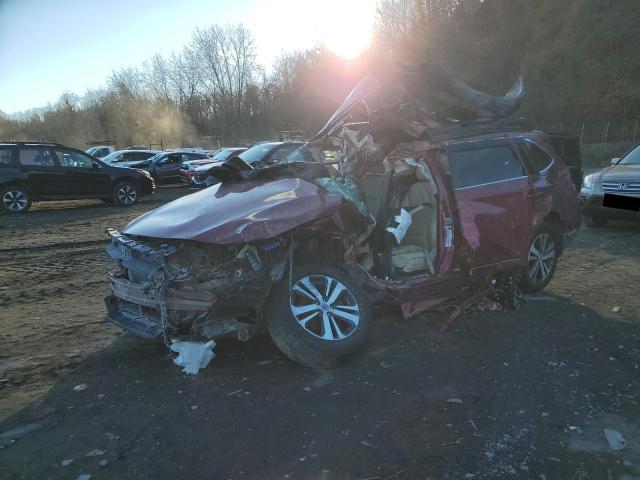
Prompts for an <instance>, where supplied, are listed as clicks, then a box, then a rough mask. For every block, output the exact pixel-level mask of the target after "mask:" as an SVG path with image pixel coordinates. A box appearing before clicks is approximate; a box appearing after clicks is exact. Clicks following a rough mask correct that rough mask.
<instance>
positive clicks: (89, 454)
mask: <svg viewBox="0 0 640 480" xmlns="http://www.w3.org/2000/svg"><path fill="white" fill-rule="evenodd" d="M105 451H106V450H100V449H99V448H94V449H93V450H91V451H90V452H87V453H85V454H84V456H85V457H99V456H100V455H104V452H105Z"/></svg>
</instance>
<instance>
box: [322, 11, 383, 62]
mask: <svg viewBox="0 0 640 480" xmlns="http://www.w3.org/2000/svg"><path fill="white" fill-rule="evenodd" d="M335 3H336V4H337V5H336V7H335V8H333V9H331V10H330V11H331V13H330V14H328V15H326V17H325V16H324V15H322V17H325V18H318V19H316V20H315V21H316V22H318V23H316V26H317V32H318V35H319V37H320V38H319V40H320V42H321V43H323V44H324V45H325V46H326V47H327V48H328V49H329V50H331V51H332V52H334V53H335V54H337V55H340V56H341V57H343V58H345V59H347V60H353V59H354V58H356V57H357V56H358V55H360V54H361V53H362V52H363V51H364V50H365V49H366V48H367V47H368V46H369V43H370V42H371V35H372V32H373V21H374V13H375V9H374V8H372V6H375V2H371V1H343V2H340V3H339V4H338V2H335ZM325 11H326V10H325Z"/></svg>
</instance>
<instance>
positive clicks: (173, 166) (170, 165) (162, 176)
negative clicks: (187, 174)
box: [153, 152, 182, 181]
mask: <svg viewBox="0 0 640 480" xmlns="http://www.w3.org/2000/svg"><path fill="white" fill-rule="evenodd" d="M173 155H178V156H179V157H180V158H179V160H178V161H177V162H172V161H170V160H169V159H170V158H171V157H172V156H173ZM164 160H167V163H163V164H160V162H162V161H164ZM153 163H154V165H153V173H154V176H155V178H156V179H157V180H158V181H167V180H172V179H173V180H178V179H179V178H180V166H181V165H182V154H181V153H180V152H168V153H167V155H166V156H164V157H163V158H160V159H158V160H156V161H155V162H153ZM163 167H166V168H163ZM172 172H173V173H172Z"/></svg>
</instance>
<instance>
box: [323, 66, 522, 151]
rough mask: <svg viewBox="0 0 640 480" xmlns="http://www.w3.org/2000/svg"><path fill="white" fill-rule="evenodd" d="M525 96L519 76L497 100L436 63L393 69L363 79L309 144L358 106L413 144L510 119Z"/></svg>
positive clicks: (328, 131) (344, 118) (332, 128)
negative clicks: (459, 126)
mask: <svg viewBox="0 0 640 480" xmlns="http://www.w3.org/2000/svg"><path fill="white" fill-rule="evenodd" d="M523 96H524V81H523V79H522V76H520V77H518V79H517V80H516V81H515V83H514V85H513V87H511V89H510V90H509V91H508V92H507V93H506V94H505V95H504V96H496V95H491V94H488V93H485V92H481V91H479V90H476V89H474V88H473V87H471V86H469V85H467V84H466V83H464V82H462V81H460V80H459V79H457V78H455V77H454V76H453V75H452V74H451V73H450V72H449V71H448V70H447V69H446V68H445V67H443V66H441V65H439V64H437V63H435V62H426V63H423V64H420V65H415V66H409V67H406V66H396V67H394V68H393V69H391V70H390V71H385V72H379V73H373V74H370V75H367V76H365V77H364V78H362V79H361V80H360V81H359V82H358V83H357V84H356V86H355V87H354V88H353V90H352V91H351V92H350V93H349V95H348V96H347V98H346V99H345V100H344V102H342V104H341V105H340V106H339V107H338V109H337V110H336V111H335V113H334V114H333V115H332V116H331V118H330V119H329V121H327V123H326V124H325V126H324V127H323V128H322V129H321V130H320V131H319V132H318V133H317V134H316V135H315V136H314V137H313V138H312V139H311V142H314V141H316V140H319V139H322V138H324V137H327V136H329V135H331V134H332V133H333V132H335V131H336V130H337V128H338V127H339V126H340V125H342V124H343V123H344V121H345V120H346V118H348V115H349V113H350V112H351V111H352V110H353V109H354V108H355V107H356V106H357V105H359V104H361V103H362V102H364V103H365V104H366V105H367V108H368V109H369V110H370V111H371V112H374V111H375V113H376V114H377V115H378V117H385V118H383V123H386V124H389V123H394V124H395V125H399V124H401V123H402V124H403V129H405V130H407V129H409V130H413V132H412V134H413V135H415V136H416V138H417V137H420V136H423V134H425V133H426V132H427V130H428V129H429V128H431V127H436V126H442V125H447V124H456V123H460V122H473V121H486V120H497V119H502V118H506V117H509V116H510V115H512V114H513V113H515V111H516V110H517V109H518V108H519V107H520V104H521V102H522V98H523ZM374 103H377V105H376V106H377V107H378V108H377V109H374V108H373V107H374V105H373V104H374ZM425 136H428V135H425Z"/></svg>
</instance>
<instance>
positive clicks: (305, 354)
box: [265, 263, 372, 368]
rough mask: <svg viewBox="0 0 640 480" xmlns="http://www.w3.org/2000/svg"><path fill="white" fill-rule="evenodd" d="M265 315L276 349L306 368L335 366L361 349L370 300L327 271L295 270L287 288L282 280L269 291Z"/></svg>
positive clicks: (343, 276)
mask: <svg viewBox="0 0 640 480" xmlns="http://www.w3.org/2000/svg"><path fill="white" fill-rule="evenodd" d="M265 314H266V315H265V318H266V321H267V330H268V331H269V334H270V335H271V338H272V340H273V342H274V343H275V344H276V346H277V347H278V348H279V349H280V350H281V351H282V352H283V353H284V354H285V355H287V356H288V357H289V358H291V359H292V360H294V361H296V362H298V363H301V364H302V365H306V366H309V367H316V368H329V367H333V366H335V365H336V364H337V363H338V362H339V361H340V360H342V359H344V358H345V357H347V356H349V355H351V354H353V353H355V352H356V351H357V350H359V349H360V348H362V346H363V345H364V343H365V341H366V340H367V338H368V336H369V331H370V330H371V317H372V315H371V305H370V299H369V297H368V296H367V294H366V293H365V292H364V290H363V289H362V287H361V286H360V284H359V282H358V281H356V280H355V279H354V278H352V277H351V276H349V275H348V274H347V273H345V272H344V271H343V270H340V269H339V268H337V267H334V266H330V265H323V264H303V263H298V264H296V265H294V272H293V278H292V279H291V283H289V279H288V278H286V277H285V278H284V279H282V280H281V281H280V282H278V283H277V284H276V285H274V286H273V288H272V289H271V295H270V296H269V299H268V301H267V304H266V308H265Z"/></svg>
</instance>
